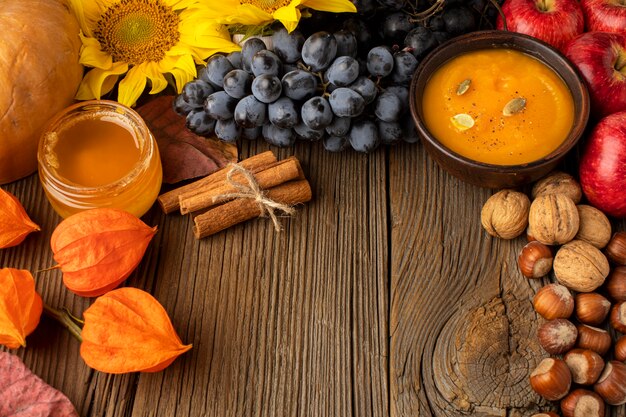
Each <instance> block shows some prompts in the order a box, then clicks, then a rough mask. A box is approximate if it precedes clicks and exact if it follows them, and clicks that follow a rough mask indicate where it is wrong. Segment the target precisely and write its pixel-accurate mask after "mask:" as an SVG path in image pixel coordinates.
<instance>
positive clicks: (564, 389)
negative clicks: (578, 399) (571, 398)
mask: <svg viewBox="0 0 626 417" xmlns="http://www.w3.org/2000/svg"><path fill="white" fill-rule="evenodd" d="M571 385H572V374H571V373H570V370H569V368H568V367H567V364H566V363H565V361H564V360H562V359H557V358H545V359H544V360H542V361H541V362H540V363H539V365H537V368H535V370H534V371H532V373H531V374H530V386H531V387H532V389H533V390H534V391H535V392H536V393H537V394H539V395H541V396H542V397H543V398H545V399H546V400H550V401H556V400H560V399H561V398H563V397H565V396H566V395H567V393H568V392H569V389H570V387H571Z"/></svg>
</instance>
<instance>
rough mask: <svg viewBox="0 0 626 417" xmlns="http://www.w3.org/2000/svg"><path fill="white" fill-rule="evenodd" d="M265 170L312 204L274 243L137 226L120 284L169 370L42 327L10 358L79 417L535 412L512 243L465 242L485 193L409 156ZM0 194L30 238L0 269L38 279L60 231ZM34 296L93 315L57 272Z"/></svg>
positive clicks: (246, 233)
mask: <svg viewBox="0 0 626 417" xmlns="http://www.w3.org/2000/svg"><path fill="white" fill-rule="evenodd" d="M267 149H269V147H268V146H267V145H265V144H263V143H260V142H259V143H247V142H246V143H244V144H243V146H242V149H241V152H240V153H241V156H242V157H243V158H245V157H247V156H250V155H253V154H257V153H260V152H262V151H265V150H267ZM278 155H279V158H280V159H284V158H286V157H288V156H290V155H296V156H297V157H298V158H299V159H300V161H302V165H303V168H304V171H305V173H306V175H307V178H309V179H310V182H311V186H312V189H313V195H314V197H313V201H311V202H310V203H308V204H306V205H303V206H302V207H299V208H298V213H297V215H296V217H295V218H293V219H285V220H284V228H285V230H284V231H283V232H282V233H280V234H277V233H275V232H274V230H273V226H272V224H271V222H270V221H269V220H268V219H257V220H252V221H249V222H246V223H244V224H241V225H238V226H235V227H233V228H231V229H229V230H227V231H224V232H221V233H218V234H216V235H214V236H212V237H209V238H207V239H204V240H200V241H197V240H196V239H195V238H194V236H193V232H192V222H191V218H189V217H183V216H180V215H178V214H172V215H167V216H166V215H164V214H162V213H161V211H160V209H159V208H158V207H156V206H155V207H154V208H153V209H152V210H151V211H150V212H149V213H148V214H146V215H145V216H144V217H143V220H144V221H145V222H146V223H147V224H149V225H157V226H158V229H159V231H158V233H157V235H156V236H155V238H154V240H153V241H152V242H151V244H150V246H149V248H148V251H147V252H146V255H145V257H144V259H143V261H142V262H141V264H140V265H139V268H138V269H137V270H136V271H135V272H134V273H133V274H132V275H131V277H130V278H129V279H128V280H127V281H126V285H129V286H135V287H139V288H143V289H146V290H147V291H149V292H151V293H152V294H153V295H155V297H156V298H157V299H158V300H159V301H160V302H161V303H162V304H163V306H164V307H165V309H166V310H167V311H168V313H169V314H170V317H171V318H172V322H173V324H174V327H175V328H176V330H177V331H178V333H179V335H180V336H181V338H182V340H183V342H185V343H192V344H193V349H192V350H191V351H190V352H188V353H186V354H185V355H183V356H182V357H180V358H179V359H177V360H176V361H175V362H174V363H173V365H172V366H170V367H169V368H167V369H166V370H164V371H163V372H160V373H156V374H130V375H106V374H102V373H99V372H96V371H92V370H90V369H88V368H87V367H86V366H85V365H84V363H83V362H82V360H81V359H80V357H79V344H78V342H77V341H76V340H74V339H73V338H72V337H71V336H70V335H69V333H67V332H66V331H65V330H64V329H63V328H61V327H60V326H59V325H57V324H56V323H54V322H52V321H51V320H49V319H47V318H45V317H44V318H43V319H42V323H41V325H40V326H39V327H38V329H37V330H36V331H35V333H34V334H33V335H32V336H30V337H29V338H28V340H27V341H28V347H27V348H26V349H20V350H17V351H16V353H17V354H18V355H19V356H20V357H22V358H23V359H24V360H25V362H26V364H27V365H28V366H29V367H30V368H31V369H33V371H34V372H35V373H36V374H37V375H39V376H41V377H42V378H43V379H44V380H45V381H47V382H48V383H50V384H51V385H53V386H54V387H56V388H58V389H60V390H61V391H63V392H64V393H65V394H66V395H68V397H69V398H70V400H72V402H73V403H74V404H75V406H76V408H77V410H78V411H79V413H80V415H81V416H84V417H92V416H93V417H95V416H112V417H113V416H115V417H118V416H121V417H124V416H135V417H139V416H159V417H161V416H183V417H184V416H219V417H226V416H237V417H239V416H246V417H248V416H255V417H256V416H271V417H274V416H281V417H282V416H294V417H304V416H311V417H317V416H332V417H350V416H351V417H369V416H372V417H383V416H393V417H400V416H402V417H404V416H406V417H416V416H417V417H430V416H437V417H440V416H464V415H473V416H511V417H513V416H530V415H532V413H533V412H535V411H537V410H538V409H546V408H548V407H550V406H551V405H550V404H547V403H544V402H542V401H541V400H540V399H539V398H538V397H537V396H536V395H535V394H533V393H532V392H531V391H530V389H529V387H528V382H527V377H528V373H529V372H530V370H531V369H532V368H533V367H534V365H535V364H536V363H537V362H538V361H539V360H540V359H541V358H542V357H543V355H544V353H543V352H542V351H541V349H540V347H539V346H538V344H537V343H536V341H535V339H534V332H535V329H536V325H537V323H538V322H539V321H538V319H537V317H536V316H535V315H534V313H533V311H532V306H531V299H532V296H533V294H534V292H535V291H536V289H537V288H538V287H539V286H540V285H541V282H537V281H533V282H530V281H528V280H526V279H523V278H522V277H521V275H520V274H519V273H518V272H517V269H516V264H515V261H516V256H517V252H518V251H519V249H520V248H521V247H522V246H523V243H524V242H523V239H521V238H520V239H515V240H512V241H501V240H496V239H493V238H491V237H488V236H487V235H486V233H484V231H483V230H482V229H481V228H480V223H479V222H478V218H479V213H480V208H481V206H482V204H483V202H484V201H485V200H486V198H487V197H488V196H489V195H490V194H491V191H489V190H484V189H480V188H477V187H473V186H469V185H466V184H464V183H462V182H460V181H458V180H456V179H454V178H452V177H450V176H449V175H447V174H446V173H444V172H443V171H441V170H440V169H439V168H438V167H437V166H436V165H435V164H434V163H433V162H432V160H430V159H429V158H428V157H427V156H426V155H425V153H424V150H423V149H422V147H421V146H420V145H404V146H398V147H395V148H389V149H381V150H379V151H377V152H375V153H374V154H371V155H361V154H357V153H355V152H346V153H343V154H331V153H328V152H325V151H324V150H323V148H322V146H321V144H320V143H312V144H309V143H302V144H298V145H297V146H296V147H295V148H294V149H288V150H280V151H278ZM3 187H4V188H6V189H7V190H9V191H11V192H13V193H15V194H16V195H17V196H18V198H19V199H20V200H21V201H22V202H23V204H24V206H25V207H26V209H27V211H28V212H29V214H31V216H32V218H33V219H34V220H35V221H36V222H38V223H39V224H41V225H42V226H43V231H42V232H41V233H38V234H33V235H31V236H29V237H28V238H27V239H26V241H25V242H24V244H22V245H20V246H18V247H16V248H11V249H6V250H2V251H0V266H1V267H9V266H10V267H16V268H27V269H30V270H32V271H35V270H39V269H44V268H47V267H49V266H51V265H52V263H53V260H52V254H51V252H50V249H49V244H48V242H49V238H50V235H51V233H52V230H53V228H54V227H55V226H56V224H58V222H59V221H60V218H59V217H58V216H57V215H56V214H55V213H54V212H53V211H52V209H51V208H50V206H49V205H48V203H47V201H46V199H45V196H44V195H43V191H42V190H41V187H40V186H39V183H38V179H37V177H36V176H31V177H29V178H27V179H24V180H21V181H17V182H15V183H12V184H9V185H7V186H3ZM617 226H618V227H619V228H621V230H626V227H625V226H626V225H625V224H624V223H623V222H622V223H619V224H617ZM36 280H37V289H38V291H40V293H41V294H42V295H43V298H44V300H45V301H46V302H47V303H49V304H50V305H52V306H54V307H62V306H66V307H68V308H69V309H70V310H71V311H72V312H73V313H74V314H75V315H80V314H81V313H82V311H84V310H85V309H86V308H87V307H88V306H89V305H90V304H91V302H92V301H93V300H91V299H85V298H81V297H77V296H75V295H73V294H72V293H70V292H69V291H67V290H66V289H65V288H64V286H63V284H62V281H61V274H60V272H59V271H48V272H42V273H37V274H36ZM0 383H1V381H0ZM612 416H613V417H624V416H625V413H624V407H620V408H618V409H614V410H613V413H612Z"/></svg>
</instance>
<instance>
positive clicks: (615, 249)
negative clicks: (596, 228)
mask: <svg viewBox="0 0 626 417" xmlns="http://www.w3.org/2000/svg"><path fill="white" fill-rule="evenodd" d="M606 256H608V257H609V259H610V260H611V261H613V262H614V263H616V264H617V265H626V232H617V233H615V234H614V235H613V237H612V238H611V240H609V244H608V245H606Z"/></svg>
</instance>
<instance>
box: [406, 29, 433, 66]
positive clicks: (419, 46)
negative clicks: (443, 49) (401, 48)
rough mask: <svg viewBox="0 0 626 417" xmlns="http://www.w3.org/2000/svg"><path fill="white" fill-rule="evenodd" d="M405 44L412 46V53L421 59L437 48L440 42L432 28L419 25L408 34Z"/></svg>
mask: <svg viewBox="0 0 626 417" xmlns="http://www.w3.org/2000/svg"><path fill="white" fill-rule="evenodd" d="M404 45H406V46H407V47H409V48H411V53H412V54H413V55H414V56H415V57H416V58H417V59H420V58H422V57H424V56H425V55H426V54H427V53H428V52H430V51H431V50H432V49H433V48H435V47H436V46H437V45H438V43H437V40H436V39H435V38H434V37H433V32H432V31H431V30H430V29H428V28H425V27H423V26H418V27H416V28H415V29H413V30H412V31H410V32H409V34H408V35H406V38H404Z"/></svg>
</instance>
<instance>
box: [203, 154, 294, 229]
mask: <svg viewBox="0 0 626 417" xmlns="http://www.w3.org/2000/svg"><path fill="white" fill-rule="evenodd" d="M228 166H229V167H230V169H229V170H228V173H227V174H226V181H227V182H228V184H229V185H232V186H233V187H234V188H236V189H237V190H239V192H235V193H226V194H220V195H216V196H215V197H213V203H221V202H223V201H227V200H233V199H238V198H249V199H252V200H254V201H255V202H256V203H257V204H258V206H259V208H260V209H261V215H260V217H265V216H266V215H267V216H269V217H270V218H271V219H272V222H273V223H274V229H275V230H276V231H277V232H280V231H281V230H282V227H281V225H280V222H279V221H278V215H277V214H276V211H277V210H280V211H282V212H283V213H284V214H285V215H286V216H293V215H294V214H295V213H296V210H295V209H294V208H293V207H292V206H290V205H288V204H283V203H279V202H276V201H274V200H272V199H270V198H268V197H267V196H266V195H265V192H263V190H262V189H261V187H260V186H259V183H258V182H257V180H256V178H254V175H252V173H251V172H250V171H248V170H247V169H245V168H244V167H242V166H241V165H239V164H235V163H232V162H231V163H230V164H228ZM237 173H239V174H241V175H242V176H243V177H244V179H245V180H246V181H247V184H245V183H241V182H239V181H236V180H235V179H234V178H233V176H234V175H235V174H237Z"/></svg>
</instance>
